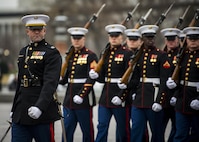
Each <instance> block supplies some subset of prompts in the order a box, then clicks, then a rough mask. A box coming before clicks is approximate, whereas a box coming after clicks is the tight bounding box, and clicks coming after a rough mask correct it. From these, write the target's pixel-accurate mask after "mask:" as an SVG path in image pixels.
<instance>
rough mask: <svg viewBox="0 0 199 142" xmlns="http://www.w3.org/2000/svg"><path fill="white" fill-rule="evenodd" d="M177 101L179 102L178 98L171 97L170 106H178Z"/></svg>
mask: <svg viewBox="0 0 199 142" xmlns="http://www.w3.org/2000/svg"><path fill="white" fill-rule="evenodd" d="M176 101H177V99H176V97H171V99H170V105H172V106H175V105H176Z"/></svg>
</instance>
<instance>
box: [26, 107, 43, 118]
mask: <svg viewBox="0 0 199 142" xmlns="http://www.w3.org/2000/svg"><path fill="white" fill-rule="evenodd" d="M41 114H42V111H41V110H40V109H39V108H38V107H35V106H31V107H30V108H29V109H28V115H29V116H30V117H31V118H33V119H38V118H39V117H40V116H41Z"/></svg>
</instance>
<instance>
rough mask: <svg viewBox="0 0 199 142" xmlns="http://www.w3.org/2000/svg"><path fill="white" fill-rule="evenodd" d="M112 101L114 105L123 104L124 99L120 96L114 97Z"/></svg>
mask: <svg viewBox="0 0 199 142" xmlns="http://www.w3.org/2000/svg"><path fill="white" fill-rule="evenodd" d="M111 102H112V103H113V104H114V105H121V104H122V100H121V99H120V98H119V97H118V96H115V97H113V98H112V100H111Z"/></svg>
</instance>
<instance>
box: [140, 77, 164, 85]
mask: <svg viewBox="0 0 199 142" xmlns="http://www.w3.org/2000/svg"><path fill="white" fill-rule="evenodd" d="M140 82H144V83H153V84H160V78H142V77H141V78H140Z"/></svg>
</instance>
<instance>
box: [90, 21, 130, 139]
mask: <svg viewBox="0 0 199 142" xmlns="http://www.w3.org/2000/svg"><path fill="white" fill-rule="evenodd" d="M125 29H126V28H125V27H124V26H123V25H120V24H112V25H107V26H106V27H105V30H106V31H107V32H108V35H109V42H110V43H109V44H108V50H109V52H108V55H107V56H106V58H105V60H104V63H103V66H102V69H101V72H100V74H99V78H98V79H97V80H98V81H99V82H101V83H104V87H103V90H102V93H101V96H100V99H99V108H98V125H97V129H98V132H97V137H96V140H95V141H96V142H106V141H107V137H108V128H109V123H110V119H111V117H112V116H114V118H115V120H116V125H117V134H118V135H119V136H118V137H119V141H120V142H128V141H129V140H130V138H129V136H130V132H129V110H128V107H125V98H126V93H120V92H121V91H123V90H121V89H120V88H119V87H118V86H117V82H118V81H119V80H120V78H121V77H122V75H123V73H124V72H125V70H126V69H127V67H128V62H129V59H130V55H131V52H130V51H129V50H128V49H127V48H126V47H124V46H122V42H123V39H122V34H123V32H124V30H125ZM95 74H97V73H96V72H95V71H94V70H91V71H90V74H89V75H90V77H93V76H95ZM97 76H98V75H96V77H97Z"/></svg>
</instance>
